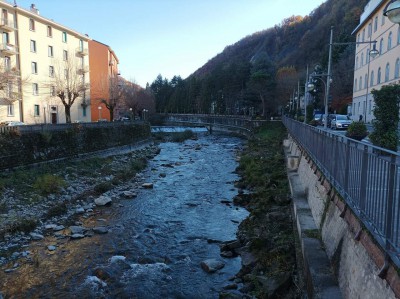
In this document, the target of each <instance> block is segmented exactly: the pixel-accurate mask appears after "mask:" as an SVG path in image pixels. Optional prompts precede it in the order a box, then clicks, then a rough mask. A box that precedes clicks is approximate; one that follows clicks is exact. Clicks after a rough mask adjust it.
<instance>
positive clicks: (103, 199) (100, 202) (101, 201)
mask: <svg viewBox="0 0 400 299" xmlns="http://www.w3.org/2000/svg"><path fill="white" fill-rule="evenodd" d="M111 202H112V199H111V198H110V197H108V196H105V195H102V196H100V197H98V198H96V199H95V200H94V203H95V204H96V205H97V206H105V205H109V204H111Z"/></svg>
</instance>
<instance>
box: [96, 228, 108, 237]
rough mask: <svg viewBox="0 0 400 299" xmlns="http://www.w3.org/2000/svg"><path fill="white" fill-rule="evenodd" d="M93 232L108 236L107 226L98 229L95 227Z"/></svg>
mask: <svg viewBox="0 0 400 299" xmlns="http://www.w3.org/2000/svg"><path fill="white" fill-rule="evenodd" d="M93 232H95V233H96V234H101V235H102V234H106V233H108V229H107V227H105V226H98V227H94V228H93Z"/></svg>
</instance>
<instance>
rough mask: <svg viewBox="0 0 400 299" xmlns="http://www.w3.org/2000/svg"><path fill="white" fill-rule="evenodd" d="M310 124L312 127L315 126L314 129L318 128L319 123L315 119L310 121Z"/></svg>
mask: <svg viewBox="0 0 400 299" xmlns="http://www.w3.org/2000/svg"><path fill="white" fill-rule="evenodd" d="M308 124H309V125H310V126H314V127H316V126H318V122H317V121H316V120H315V119H312V120H311V121H309V122H308Z"/></svg>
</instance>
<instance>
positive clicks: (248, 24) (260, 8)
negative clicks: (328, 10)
mask: <svg viewBox="0 0 400 299" xmlns="http://www.w3.org/2000/svg"><path fill="white" fill-rule="evenodd" d="M8 2H12V3H13V2H14V0H12V1H11V0H8ZM16 2H17V5H18V6H19V7H22V8H26V9H29V7H30V5H31V4H32V3H34V4H35V5H36V8H37V9H39V11H40V15H41V16H43V17H45V18H48V19H52V20H54V21H55V22H56V23H60V24H62V25H64V26H66V27H68V28H70V29H73V30H75V31H77V32H79V33H82V34H88V35H89V37H90V38H92V39H94V40H97V41H99V42H102V43H104V44H107V45H109V46H110V47H111V48H112V49H113V50H114V52H115V53H116V55H117V56H118V59H119V65H118V68H119V71H120V73H121V76H122V77H124V78H125V79H127V80H131V81H134V82H135V83H137V84H139V85H141V86H142V87H145V86H146V83H147V82H148V83H149V84H151V83H152V82H153V81H154V80H155V79H156V77H157V76H158V75H159V74H161V75H162V76H163V77H164V78H168V79H171V78H172V77H173V76H175V75H177V76H178V75H179V76H181V77H182V78H183V79H185V78H187V77H188V76H189V75H191V74H192V73H194V72H195V71H196V70H197V69H198V68H200V67H202V66H203V65H204V64H205V63H206V62H207V61H208V60H210V59H211V58H213V57H214V56H216V55H217V54H218V53H221V52H222V51H223V50H224V48H225V47H226V46H229V45H232V44H234V43H236V42H237V41H239V40H241V39H242V38H244V37H246V36H248V35H251V34H253V33H255V32H258V31H262V30H265V29H268V28H271V27H273V26H274V25H277V24H280V23H281V22H282V20H283V19H285V18H288V17H290V16H292V15H301V16H305V15H308V14H310V12H312V11H313V10H314V9H315V8H317V7H318V6H319V5H320V4H321V3H323V2H325V1H324V0H301V1H299V0H113V1H111V0H16Z"/></svg>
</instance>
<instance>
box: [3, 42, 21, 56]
mask: <svg viewBox="0 0 400 299" xmlns="http://www.w3.org/2000/svg"><path fill="white" fill-rule="evenodd" d="M0 51H1V53H3V54H4V55H15V54H17V52H18V49H17V47H16V46H14V45H12V44H0Z"/></svg>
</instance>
